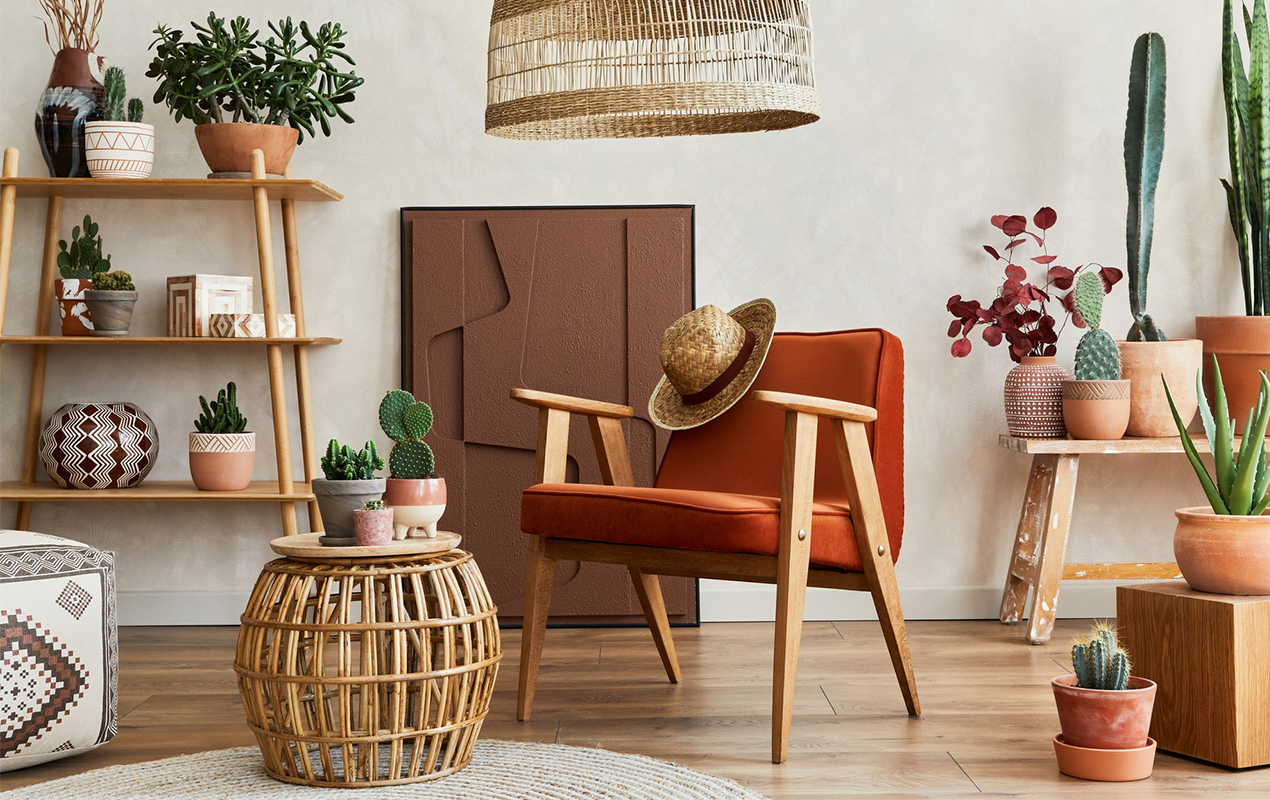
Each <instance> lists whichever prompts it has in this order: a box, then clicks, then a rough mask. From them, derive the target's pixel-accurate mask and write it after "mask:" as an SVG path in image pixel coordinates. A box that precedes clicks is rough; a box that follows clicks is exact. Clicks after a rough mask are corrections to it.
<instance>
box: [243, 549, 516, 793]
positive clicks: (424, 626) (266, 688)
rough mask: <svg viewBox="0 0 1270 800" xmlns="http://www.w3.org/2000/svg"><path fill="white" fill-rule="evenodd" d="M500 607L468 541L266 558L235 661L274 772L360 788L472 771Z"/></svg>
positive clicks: (493, 672)
mask: <svg viewBox="0 0 1270 800" xmlns="http://www.w3.org/2000/svg"><path fill="white" fill-rule="evenodd" d="M332 549H334V548H332ZM497 611H498V609H497V608H496V607H495V605H494V602H493V600H492V599H491V598H490V595H489V591H488V590H487V588H486V586H485V580H484V578H482V577H481V571H480V569H479V568H478V567H477V565H476V561H475V560H474V559H473V558H472V556H471V554H470V553H466V552H464V551H462V550H457V549H456V550H451V551H449V552H447V553H441V554H429V555H400V556H379V557H371V558H341V557H337V556H333V557H331V558H303V559H301V558H281V559H278V560H276V561H271V562H269V563H268V564H266V565H265V567H264V569H263V570H262V572H261V573H260V577H259V578H258V579H257V580H256V586H255V589H254V590H253V591H252V593H251V598H250V600H248V602H247V610H246V611H245V612H244V613H243V615H242V628H241V629H240V632H239V635H238V651H237V654H236V656H235V659H234V670H235V672H237V673H238V689H239V692H240V693H241V694H242V700H243V708H244V709H245V711H246V713H247V721H248V723H249V724H250V725H251V728H252V731H253V732H254V733H255V734H256V741H257V743H258V744H259V745H260V751H261V753H262V754H263V755H264V762H265V770H266V771H267V772H268V773H269V775H270V776H272V777H273V778H276V779H277V780H280V781H286V782H288V783H299V784H305V785H310V786H335V787H347V788H361V787H369V786H389V785H393V784H402V783H412V782H415V781H426V780H431V779H434V778H439V777H442V776H444V775H449V774H451V773H453V772H457V771H458V770H460V769H463V767H465V766H467V764H468V762H469V761H470V760H471V758H472V747H473V746H474V745H475V744H476V739H477V736H478V735H479V733H480V729H481V723H482V721H483V720H484V719H485V715H486V714H487V713H488V711H489V704H490V697H491V696H492V694H493V690H494V680H495V678H496V677H497V674H498V662H499V659H501V658H502V649H501V645H500V642H499V635H498V618H497V616H496V615H497Z"/></svg>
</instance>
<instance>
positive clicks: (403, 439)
mask: <svg viewBox="0 0 1270 800" xmlns="http://www.w3.org/2000/svg"><path fill="white" fill-rule="evenodd" d="M379 426H380V427H381V428H383V430H384V433H386V434H388V437H389V438H390V439H392V440H393V441H394V442H396V444H394V445H393V447H392V452H391V453H389V455H388V470H389V473H390V474H391V475H392V477H394V478H408V479H419V478H435V477H436V471H435V470H436V458H435V457H434V456H433V454H432V448H431V447H429V446H428V443H427V442H424V441H422V439H423V437H424V436H427V435H428V432H429V431H431V430H432V408H431V407H430V406H429V405H428V404H427V403H420V402H416V401H415V398H414V395H412V394H410V392H407V391H403V390H401V389H394V390H392V391H390V392H388V393H387V394H386V395H384V399H383V400H382V401H380V403H379Z"/></svg>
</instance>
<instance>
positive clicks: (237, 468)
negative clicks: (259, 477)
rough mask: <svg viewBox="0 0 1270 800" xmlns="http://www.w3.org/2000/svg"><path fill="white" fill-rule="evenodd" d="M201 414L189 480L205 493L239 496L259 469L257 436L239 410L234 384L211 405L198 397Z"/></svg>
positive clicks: (193, 438)
mask: <svg viewBox="0 0 1270 800" xmlns="http://www.w3.org/2000/svg"><path fill="white" fill-rule="evenodd" d="M198 402H199V405H200V406H202V411H201V412H200V413H199V415H198V419H196V420H194V430H193V431H191V432H190V477H191V478H192V479H193V480H194V485H195V486H197V487H198V488H199V489H200V490H202V491H204V492H237V491H240V490H242V489H246V488H247V486H248V484H250V483H251V472H252V470H253V469H254V468H255V466H256V434H255V433H254V432H252V431H249V430H247V418H246V417H244V416H243V415H242V412H241V411H240V410H239V408H238V387H237V386H235V385H234V382H233V381H230V382H229V385H227V386H226V387H225V388H224V389H221V390H220V391H219V392H218V393H217V395H216V399H215V400H213V401H211V402H210V403H209V402H208V401H207V398H206V397H203V396H201V395H200V396H199V398H198Z"/></svg>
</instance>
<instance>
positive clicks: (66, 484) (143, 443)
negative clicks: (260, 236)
mask: <svg viewBox="0 0 1270 800" xmlns="http://www.w3.org/2000/svg"><path fill="white" fill-rule="evenodd" d="M158 456H159V429H158V428H157V427H156V426H155V424H154V421H153V420H151V419H150V417H149V416H148V415H147V414H146V412H144V411H142V410H141V409H140V408H138V407H137V406H135V405H133V404H132V403H67V404H66V405H64V406H62V407H61V408H59V409H58V410H57V411H55V412H53V416H52V417H50V418H49V421H48V422H47V423H46V424H45V425H44V430H43V432H42V433H41V434H40V460H41V461H42V462H44V471H45V472H47V473H48V475H49V477H50V478H52V479H53V482H54V483H56V484H57V485H58V486H60V487H62V488H63V489H128V488H131V487H133V486H136V485H137V484H139V483H141V481H142V480H144V479H145V477H146V475H149V474H150V469H151V468H152V467H153V466H154V462H155V461H156V460H157V459H158Z"/></svg>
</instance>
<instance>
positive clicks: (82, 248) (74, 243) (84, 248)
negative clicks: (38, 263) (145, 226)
mask: <svg viewBox="0 0 1270 800" xmlns="http://www.w3.org/2000/svg"><path fill="white" fill-rule="evenodd" d="M97 229H98V225H97V223H95V222H93V218H92V217H90V216H87V215H85V217H84V227H83V235H82V236H81V235H80V230H81V229H80V227H79V226H78V225H76V226H75V227H74V228H72V229H71V242H70V244H69V245H68V244H67V243H66V240H65V239H62V240H61V241H59V242H58V243H57V245H58V248H59V252H58V254H57V267H58V270H59V272H60V273H61V275H62V277H63V278H67V279H78V280H85V281H86V280H90V279H92V277H93V276H94V275H96V274H97V273H99V272H109V271H110V256H106V257H105V258H103V257H102V255H101V237H100V236H98V235H97Z"/></svg>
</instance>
